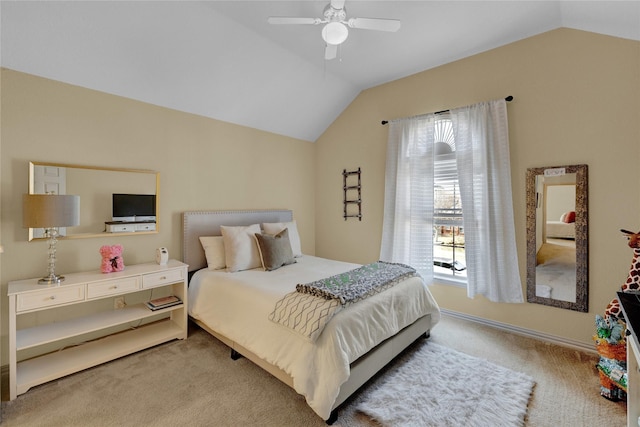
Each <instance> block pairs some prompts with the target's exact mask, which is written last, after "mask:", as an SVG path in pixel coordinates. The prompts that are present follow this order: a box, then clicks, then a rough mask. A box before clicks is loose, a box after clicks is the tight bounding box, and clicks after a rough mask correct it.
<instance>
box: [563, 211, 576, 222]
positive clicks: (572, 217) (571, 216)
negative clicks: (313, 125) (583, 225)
mask: <svg viewBox="0 0 640 427" xmlns="http://www.w3.org/2000/svg"><path fill="white" fill-rule="evenodd" d="M562 217H563V218H562V221H563V222H566V223H567V224H569V223H572V222H576V213H575V212H574V211H570V212H567V213H566V214H564V215H562Z"/></svg>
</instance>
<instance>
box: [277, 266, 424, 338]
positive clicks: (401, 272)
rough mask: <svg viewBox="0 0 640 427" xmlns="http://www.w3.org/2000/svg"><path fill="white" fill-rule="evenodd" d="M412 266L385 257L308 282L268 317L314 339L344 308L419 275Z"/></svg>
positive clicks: (281, 301)
mask: <svg viewBox="0 0 640 427" xmlns="http://www.w3.org/2000/svg"><path fill="white" fill-rule="evenodd" d="M417 275H418V273H417V272H416V270H415V269H414V268H412V267H409V266H408V265H404V264H399V263H388V262H383V261H378V262H374V263H372V264H367V265H363V266H362V267H358V268H356V269H354V270H350V271H347V272H345V273H341V274H336V275H334V276H331V277H328V278H326V279H321V280H317V281H315V282H311V283H307V284H299V285H296V291H295V292H291V293H289V294H287V295H285V296H284V298H282V299H281V300H280V301H278V302H277V303H276V307H275V309H274V310H273V312H272V313H271V314H270V315H269V319H270V320H272V321H274V322H276V323H279V324H281V325H283V326H286V327H288V328H290V329H292V330H294V331H295V332H298V333H299V334H301V335H303V336H304V337H306V338H307V339H309V340H311V341H312V342H313V341H315V340H316V339H317V338H318V336H319V335H320V333H321V332H322V330H323V329H324V326H325V325H326V324H327V322H328V321H329V320H330V319H331V318H332V317H333V316H334V315H335V314H336V313H337V312H338V311H340V310H341V309H343V308H345V307H347V306H348V305H350V304H354V303H356V302H358V301H360V300H362V299H364V298H367V297H370V296H372V295H375V294H377V293H380V292H382V291H384V290H385V289H388V288H390V287H391V286H394V285H396V284H397V283H400V282H401V281H403V280H405V279H407V278H409V277H414V276H417Z"/></svg>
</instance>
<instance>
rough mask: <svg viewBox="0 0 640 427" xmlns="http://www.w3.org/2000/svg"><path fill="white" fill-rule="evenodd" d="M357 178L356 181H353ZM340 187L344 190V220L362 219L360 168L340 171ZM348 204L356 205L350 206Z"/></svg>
mask: <svg viewBox="0 0 640 427" xmlns="http://www.w3.org/2000/svg"><path fill="white" fill-rule="evenodd" d="M356 178H357V180H358V181H357V183H356V182H355V180H356ZM342 182H343V185H342V189H343V191H344V220H345V221H346V220H347V218H358V220H359V221H362V193H361V191H362V183H361V181H360V168H358V170H355V171H347V170H346V169H344V170H343V171H342ZM349 206H356V207H357V213H356V209H355V208H350V207H349Z"/></svg>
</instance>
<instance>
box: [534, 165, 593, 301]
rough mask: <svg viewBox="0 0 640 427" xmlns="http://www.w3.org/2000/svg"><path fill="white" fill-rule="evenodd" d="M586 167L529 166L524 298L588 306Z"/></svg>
mask: <svg viewBox="0 0 640 427" xmlns="http://www.w3.org/2000/svg"><path fill="white" fill-rule="evenodd" d="M587 242H588V236H587V167H586V165H576V166H561V167H550V168H531V169H529V170H528V171H527V300H528V301H529V302H534V303H540V304H546V305H552V306H556V307H562V308H568V309H572V310H577V311H588V308H587V305H588V301H587V291H588V273H587V263H588V259H587V250H588V248H587V246H588V245H587Z"/></svg>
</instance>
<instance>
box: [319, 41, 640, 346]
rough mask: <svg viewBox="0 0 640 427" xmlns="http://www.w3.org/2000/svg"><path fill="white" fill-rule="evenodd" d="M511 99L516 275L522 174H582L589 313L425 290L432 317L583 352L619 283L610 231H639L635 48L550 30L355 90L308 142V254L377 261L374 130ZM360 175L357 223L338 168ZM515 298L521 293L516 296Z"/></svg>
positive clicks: (621, 246) (622, 252)
mask: <svg viewBox="0 0 640 427" xmlns="http://www.w3.org/2000/svg"><path fill="white" fill-rule="evenodd" d="M507 95H513V96H514V97H515V99H514V101H513V102H511V103H510V104H508V113H509V128H510V143H511V172H512V186H513V193H514V194H513V204H514V210H515V218H516V222H515V226H516V233H517V236H516V238H517V247H518V254H519V260H520V262H519V268H520V272H521V277H522V283H523V292H524V284H525V283H526V276H525V273H526V264H525V254H526V224H525V172H526V169H527V168H529V167H543V166H554V165H562V164H587V165H588V166H589V221H590V224H589V232H590V234H589V236H590V247H589V250H590V255H589V259H590V274H589V275H590V290H589V291H590V297H589V313H578V312H573V311H569V310H563V309H559V308H553V307H546V306H542V305H536V304H528V303H525V304H497V303H492V302H489V301H487V300H486V299H484V298H482V297H478V298H476V299H473V300H472V299H469V298H467V296H466V292H465V291H464V290H463V289H459V288H454V287H450V286H444V285H434V286H433V287H432V292H433V294H434V296H435V297H436V300H437V301H438V302H439V303H440V305H441V306H442V307H443V308H446V309H449V310H453V311H457V312H461V313H465V314H468V315H471V316H476V317H481V318H485V319H488V320H490V321H495V322H502V323H506V324H509V325H513V326H514V327H516V328H525V329H530V330H534V331H537V332H539V333H541V334H546V335H553V336H557V337H563V338H565V339H568V340H573V341H576V342H579V343H584V344H586V345H591V342H592V341H591V336H592V335H593V333H594V316H595V314H597V313H601V314H602V313H603V312H604V309H605V307H606V305H607V304H608V302H609V301H610V300H611V299H612V298H613V297H614V296H615V291H616V290H617V289H618V288H619V286H620V285H621V284H622V283H623V282H624V280H625V279H626V275H627V272H628V267H629V263H630V261H631V256H632V252H631V250H630V249H629V248H628V247H627V245H626V240H625V239H624V238H623V237H622V236H621V234H620V233H619V232H618V229H620V228H625V227H626V228H628V229H633V230H638V229H640V216H639V215H638V212H640V185H639V184H640V178H639V176H638V164H640V120H639V119H640V43H639V42H636V41H629V40H623V39H619V38H613V37H607V36H602V35H596V34H592V33H586V32H580V31H575V30H569V29H560V30H555V31H551V32H548V33H545V34H542V35H539V36H535V37H532V38H529V39H525V40H522V41H520V42H517V43H513V44H510V45H507V46H504V47H501V48H498V49H495V50H492V51H489V52H485V53H482V54H479V55H476V56H473V57H469V58H466V59H463V60H460V61H457V62H454V63H451V64H448V65H444V66H441V67H438V68H436V69H432V70H428V71H425V72H422V73H419V74H416V75H413V76H410V77H407V78H404V79H401V80H398V81H394V82H391V83H388V84H384V85H381V86H378V87H375V88H372V89H369V90H366V91H364V92H363V93H361V94H360V95H359V96H358V97H357V98H356V99H355V100H354V102H353V103H352V104H351V105H350V106H349V107H348V108H347V109H346V110H345V111H344V113H343V114H341V115H340V117H339V118H338V119H337V120H336V121H335V122H334V123H333V125H332V126H331V127H330V128H329V129H327V131H326V132H325V133H324V134H323V135H322V136H321V138H319V140H318V141H317V142H316V143H317V156H316V165H317V166H316V171H317V180H316V254H317V255H318V256H323V257H329V258H337V259H342V260H347V261H353V262H359V263H366V262H372V261H375V260H377V259H378V256H379V249H380V238H381V229H382V214H383V212H382V207H383V197H384V169H385V150H386V140H387V127H386V126H381V125H380V121H381V120H384V119H394V118H399V117H406V116H413V115H418V114H424V113H428V112H433V111H440V110H443V109H447V108H450V107H457V106H463V105H468V104H473V103H476V102H480V101H484V100H490V99H496V98H501V97H506V96H507ZM357 167H361V168H362V185H363V191H362V198H363V208H362V209H363V215H364V218H363V220H362V222H358V221H355V220H348V221H344V220H343V219H342V216H341V215H342V190H341V187H342V183H341V181H342V176H341V171H342V169H343V168H347V169H352V168H357ZM525 295H526V293H525Z"/></svg>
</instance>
